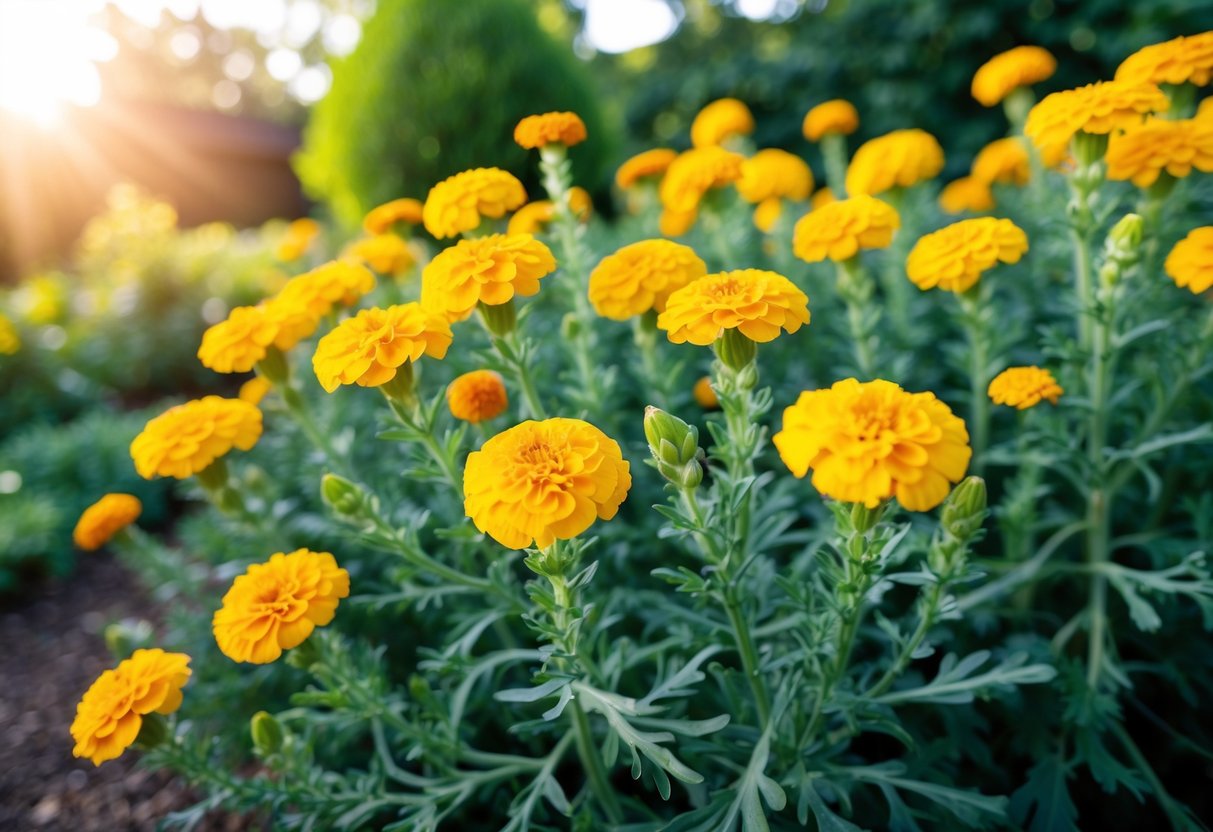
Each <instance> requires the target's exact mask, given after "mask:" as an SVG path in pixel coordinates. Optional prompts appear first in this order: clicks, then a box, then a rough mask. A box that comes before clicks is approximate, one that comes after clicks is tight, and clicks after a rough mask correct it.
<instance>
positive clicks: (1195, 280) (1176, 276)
mask: <svg viewBox="0 0 1213 832" xmlns="http://www.w3.org/2000/svg"><path fill="white" fill-rule="evenodd" d="M1164 268H1165V269H1166V272H1167V274H1168V275H1169V276H1170V278H1171V279H1172V280H1174V281H1175V285H1176V286H1179V287H1180V288H1182V289H1188V290H1189V291H1191V292H1192V293H1193V294H1195V295H1199V294H1201V293H1202V292H1206V291H1208V289H1209V287H1210V286H1213V226H1210V225H1206V226H1203V227H1201V228H1194V229H1192V230H1191V231H1190V232H1188V236H1186V237H1184V238H1183V239H1182V240H1180V241H1179V242H1178V243H1176V244H1175V247H1174V248H1172V249H1171V253H1170V254H1168V255H1167V261H1166V263H1165V264H1164Z"/></svg>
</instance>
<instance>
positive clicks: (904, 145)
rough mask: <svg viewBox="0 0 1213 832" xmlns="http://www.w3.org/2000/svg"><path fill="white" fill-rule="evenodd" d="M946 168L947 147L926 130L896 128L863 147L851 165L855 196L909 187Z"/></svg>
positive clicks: (851, 190) (848, 179)
mask: <svg viewBox="0 0 1213 832" xmlns="http://www.w3.org/2000/svg"><path fill="white" fill-rule="evenodd" d="M941 170H943V148H942V147H940V146H939V142H938V141H937V140H936V139H935V137H934V136H932V135H931V134H930V133H928V132H927V131H925V130H919V129H917V128H914V129H910V130H894V131H893V132H892V133H886V134H885V135H883V136H877V137H876V138H874V139H869V140H868V141H866V142H864V143H863V144H862V145H860V146H859V149H858V150H856V151H855V156H854V157H853V158H852V159H851V164H850V165H849V166H848V167H847V177H846V188H847V193H848V194H850V195H851V196H859V195H861V194H869V195H875V194H879V193H883V192H884V191H887V190H889V189H890V188H896V187H901V188H908V187H910V186H911V185H914V184H917V183H918V182H922V181H924V180H927V179H931V178H933V177H934V176H936V175H937V174H938V173H939V172H940V171H941Z"/></svg>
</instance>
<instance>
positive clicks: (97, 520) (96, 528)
mask: <svg viewBox="0 0 1213 832" xmlns="http://www.w3.org/2000/svg"><path fill="white" fill-rule="evenodd" d="M142 513H143V503H141V502H139V498H138V497H135V496H133V495H131V494H106V495H105V496H104V497H102V498H101V499H100V500H98V501H97V502H95V503H93V504H92V505H91V506H89V507H88V508H86V509H85V510H84V513H83V514H81V515H80V519H79V520H78V521H76V528H75V531H73V532H72V540H73V541H75V543H76V545H77V546H79V547H80V548H81V549H83V550H84V551H86V552H92V551H95V550H97V549H100V548H101V547H102V546H104V545H105V544H106V543H109V541H110V538H112V537H113V536H114V535H115V534H117V533H118V532H120V531H122V530H123V529H125V528H126V527H127V526H129V525H130V524H131V523H134V522H135V521H136V520H138V519H139V515H140V514H142Z"/></svg>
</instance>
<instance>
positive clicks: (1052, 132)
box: [1024, 81, 1170, 167]
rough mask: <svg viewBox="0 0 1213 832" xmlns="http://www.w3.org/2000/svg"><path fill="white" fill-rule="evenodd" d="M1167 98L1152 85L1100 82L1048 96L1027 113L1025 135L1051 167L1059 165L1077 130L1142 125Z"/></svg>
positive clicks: (1164, 105) (1095, 131)
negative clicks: (1148, 115)
mask: <svg viewBox="0 0 1213 832" xmlns="http://www.w3.org/2000/svg"><path fill="white" fill-rule="evenodd" d="M1169 103H1170V102H1169V101H1168V100H1167V97H1166V95H1164V94H1163V91H1162V90H1160V89H1159V88H1158V87H1157V86H1155V85H1154V84H1147V83H1138V82H1133V81H1102V82H1100V83H1096V84H1087V85H1086V86H1085V87H1079V88H1077V89H1073V90H1063V91H1061V92H1055V93H1053V94H1052V95H1047V96H1045V97H1044V99H1042V100H1041V101H1040V102H1039V103H1037V104H1036V106H1035V107H1033V108H1032V109H1031V110H1030V111H1029V112H1028V119H1027V121H1026V122H1025V123H1024V135H1026V136H1027V137H1028V138H1029V139H1031V140H1032V143H1033V144H1034V145H1036V149H1037V150H1039V151H1040V156H1041V159H1043V160H1044V163H1045V164H1046V165H1049V166H1050V167H1052V166H1054V165H1058V164H1060V163H1061V162H1062V161H1063V160H1064V159H1065V156H1066V151H1067V149H1068V148H1069V146H1070V139H1072V138H1074V135H1075V134H1076V133H1078V132H1080V131H1081V132H1084V133H1093V134H1097V135H1102V134H1105V133H1112V132H1114V131H1116V130H1124V129H1127V128H1130V127H1133V126H1135V125H1138V124H1141V122H1142V120H1143V119H1144V118H1145V116H1146V115H1147V114H1149V113H1156V112H1161V111H1163V110H1166V109H1167V107H1168V106H1169Z"/></svg>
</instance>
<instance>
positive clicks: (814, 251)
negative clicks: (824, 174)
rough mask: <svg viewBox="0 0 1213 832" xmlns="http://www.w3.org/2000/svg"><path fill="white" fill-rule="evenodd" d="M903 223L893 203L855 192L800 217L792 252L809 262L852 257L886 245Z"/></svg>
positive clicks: (793, 237)
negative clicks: (848, 197)
mask: <svg viewBox="0 0 1213 832" xmlns="http://www.w3.org/2000/svg"><path fill="white" fill-rule="evenodd" d="M900 227H901V217H900V216H898V214H897V211H896V210H895V209H894V208H893V206H892V205H889V204H888V203H887V202H883V201H881V200H879V199H877V198H876V197H873V196H855V197H851V198H850V199H841V200H838V201H837V202H830V203H827V204H826V205H823V206H821V207H820V208H817V209H815V210H813V211H810V212H809V213H808V214H805V215H804V216H803V217H801V218H800V221H799V222H797V223H796V228H795V230H794V232H793V235H792V252H793V253H794V254H795V255H796V256H797V257H799V258H800V259H801V260H804V261H805V262H807V263H817V262H820V261H822V260H825V259H826V258H827V257H828V258H830V259H831V260H835V261H839V262H841V261H843V260H849V259H850V258H852V257H854V256H855V255H856V254H858V253H859V250H860V249H865V248H884V247H885V246H887V245H888V244H889V243H891V242H892V241H893V232H894V231H896V230H897V229H898V228H900Z"/></svg>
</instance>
